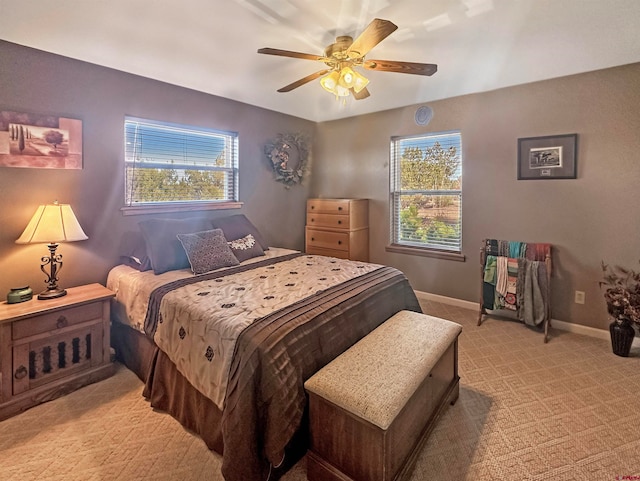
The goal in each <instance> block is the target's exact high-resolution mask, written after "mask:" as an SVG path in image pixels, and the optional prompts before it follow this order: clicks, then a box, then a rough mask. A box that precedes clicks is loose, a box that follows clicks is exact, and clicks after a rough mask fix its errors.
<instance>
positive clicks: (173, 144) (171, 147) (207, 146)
mask: <svg viewBox="0 0 640 481" xmlns="http://www.w3.org/2000/svg"><path fill="white" fill-rule="evenodd" d="M124 131H125V146H124V147H125V148H124V151H125V206H127V207H136V206H147V207H151V206H158V205H162V206H174V207H175V206H179V205H188V206H189V207H190V208H193V207H194V206H197V205H198V204H206V205H211V204H227V203H229V202H237V201H238V134H237V133H235V132H221V131H216V130H211V129H205V128H201V127H191V126H188V125H178V124H171V123H167V122H156V121H152V120H144V119H138V118H134V117H126V118H125V122H124Z"/></svg>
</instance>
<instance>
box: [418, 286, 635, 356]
mask: <svg viewBox="0 0 640 481" xmlns="http://www.w3.org/2000/svg"><path fill="white" fill-rule="evenodd" d="M415 293H416V297H417V298H418V300H420V299H423V300H425V301H433V302H441V303H442V304H448V305H450V306H456V307H462V308H463V309H470V310H472V311H477V310H478V308H479V305H478V303H477V302H471V301H465V300H463V299H456V298H454V297H446V296H440V295H438V294H431V293H429V292H422V291H415ZM551 327H552V328H556V329H560V330H562V331H567V332H573V333H575V334H582V335H583V336H589V337H597V338H598V339H607V340H609V339H611V337H610V335H609V331H607V330H605V329H597V328H595V327H589V326H583V325H582V324H574V323H572V322H566V321H560V320H558V319H551ZM632 347H640V338H639V337H637V336H636V337H635V338H634V340H633V344H632Z"/></svg>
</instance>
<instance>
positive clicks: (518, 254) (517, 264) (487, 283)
mask: <svg viewBox="0 0 640 481" xmlns="http://www.w3.org/2000/svg"><path fill="white" fill-rule="evenodd" d="M550 252H551V244H546V243H526V242H517V241H504V240H499V239H486V240H485V246H484V254H485V264H484V270H483V283H482V307H483V308H484V309H489V310H498V309H509V310H512V311H516V314H517V317H518V319H520V320H521V321H523V322H525V323H526V324H529V325H539V324H540V323H542V322H543V321H544V319H545V317H546V315H547V312H548V303H549V302H550V300H549V299H548V292H549V291H548V285H547V284H548V280H547V271H546V264H545V262H544V260H545V258H546V257H547V256H548V255H549V254H550Z"/></svg>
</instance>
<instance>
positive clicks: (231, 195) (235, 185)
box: [120, 115, 243, 215]
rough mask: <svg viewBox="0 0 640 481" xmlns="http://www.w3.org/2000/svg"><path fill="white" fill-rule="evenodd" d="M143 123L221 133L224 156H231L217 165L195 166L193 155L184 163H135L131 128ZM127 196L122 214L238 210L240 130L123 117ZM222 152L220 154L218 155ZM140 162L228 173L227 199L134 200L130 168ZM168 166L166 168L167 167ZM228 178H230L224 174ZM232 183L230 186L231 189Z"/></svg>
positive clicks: (149, 163)
mask: <svg viewBox="0 0 640 481" xmlns="http://www.w3.org/2000/svg"><path fill="white" fill-rule="evenodd" d="M136 123H139V124H142V125H146V126H149V127H152V128H153V127H158V128H160V129H167V130H169V131H172V133H178V132H179V133H182V134H189V133H192V134H193V135H194V136H196V135H205V136H214V137H216V136H219V137H220V138H221V140H222V141H223V143H224V147H223V151H224V152H225V156H229V160H228V164H229V165H228V166H218V165H215V164H214V162H215V159H212V160H211V163H210V164H207V163H202V164H200V165H198V167H197V168H194V167H193V166H192V165H191V164H187V163H186V162H190V161H192V160H191V158H185V161H184V162H185V163H182V164H181V163H180V162H178V163H172V164H170V166H169V165H168V164H167V163H166V162H154V161H153V160H152V161H145V162H140V163H138V166H136V160H135V159H133V160H131V152H130V151H129V150H128V141H129V137H128V131H127V129H128V128H130V126H131V124H136ZM123 126H124V143H123V144H124V162H123V164H124V169H123V174H124V192H123V194H124V199H123V204H124V205H123V207H122V208H121V209H120V210H121V211H122V213H123V215H138V214H148V213H166V212H188V211H202V210H219V209H239V208H241V207H242V206H243V203H242V202H240V200H239V151H238V145H239V135H238V133H237V132H231V131H223V130H218V129H212V128H209V127H202V126H194V125H187V124H178V123H174V122H168V121H160V120H152V119H145V118H141V117H136V116H131V115H126V116H125V118H124V123H123ZM218 155H219V154H218ZM141 164H144V167H142V168H153V169H158V168H160V169H164V168H166V169H173V170H175V169H176V168H177V169H179V170H198V171H211V172H225V173H227V175H230V176H231V178H230V179H228V180H227V181H226V182H225V185H224V187H223V188H224V192H225V199H220V200H211V199H207V200H173V201H166V200H165V201H144V202H134V201H132V200H131V192H128V191H127V189H129V186H128V173H127V170H128V168H129V167H133V168H136V167H138V168H141V167H140V166H141ZM165 165H166V166H167V167H165ZM225 178H227V177H226V176H225ZM230 186H231V188H230Z"/></svg>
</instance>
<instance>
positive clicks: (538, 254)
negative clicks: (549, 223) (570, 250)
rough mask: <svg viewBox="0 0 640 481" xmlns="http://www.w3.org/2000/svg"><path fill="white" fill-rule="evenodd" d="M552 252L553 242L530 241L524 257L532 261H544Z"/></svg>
mask: <svg viewBox="0 0 640 481" xmlns="http://www.w3.org/2000/svg"><path fill="white" fill-rule="evenodd" d="M550 253H551V244H540V243H529V244H527V249H526V254H525V255H524V256H523V257H526V258H527V259H529V260H531V261H544V260H545V258H546V257H547V256H548V255H549V254H550Z"/></svg>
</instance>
